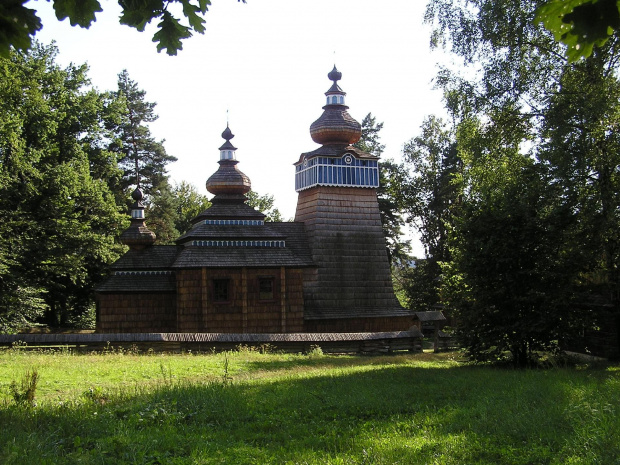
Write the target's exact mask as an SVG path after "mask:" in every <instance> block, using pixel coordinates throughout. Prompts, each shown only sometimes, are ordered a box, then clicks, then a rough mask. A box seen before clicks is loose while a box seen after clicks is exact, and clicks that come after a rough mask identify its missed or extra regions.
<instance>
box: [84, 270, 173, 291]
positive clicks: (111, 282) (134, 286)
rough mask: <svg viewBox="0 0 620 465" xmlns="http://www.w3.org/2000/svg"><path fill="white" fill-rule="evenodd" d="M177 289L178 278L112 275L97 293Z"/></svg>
mask: <svg viewBox="0 0 620 465" xmlns="http://www.w3.org/2000/svg"><path fill="white" fill-rule="evenodd" d="M176 289H177V285H176V277H175V276H174V274H168V275H150V274H147V275H139V274H135V275H134V274H132V275H117V274H115V275H112V276H110V277H109V278H108V279H106V280H105V281H104V282H103V283H102V284H101V285H100V286H99V287H97V288H95V291H97V292H99V293H102V294H105V293H107V292H114V293H117V292H175V291H176Z"/></svg>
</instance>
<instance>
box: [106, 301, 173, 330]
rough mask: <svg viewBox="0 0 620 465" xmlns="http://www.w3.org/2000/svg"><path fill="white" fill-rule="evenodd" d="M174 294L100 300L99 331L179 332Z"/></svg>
mask: <svg viewBox="0 0 620 465" xmlns="http://www.w3.org/2000/svg"><path fill="white" fill-rule="evenodd" d="M176 313H177V312H176V295H175V294H174V293H152V294H147V293H132V294H130V293H119V294H100V295H98V296H97V331H99V332H114V333H132V332H145V333H156V332H164V331H165V332H175V331H176V330H177V326H176Z"/></svg>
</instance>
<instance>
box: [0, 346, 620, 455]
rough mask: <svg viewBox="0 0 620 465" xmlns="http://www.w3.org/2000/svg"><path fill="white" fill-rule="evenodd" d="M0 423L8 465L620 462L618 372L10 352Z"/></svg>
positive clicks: (321, 358)
mask: <svg viewBox="0 0 620 465" xmlns="http://www.w3.org/2000/svg"><path fill="white" fill-rule="evenodd" d="M33 369H36V370H37V372H38V374H39V382H38V388H37V390H36V396H35V401H34V405H33V406H29V405H28V403H27V402H22V403H21V404H19V403H16V401H15V400H14V397H13V396H12V395H11V393H10V388H9V386H10V384H11V382H12V381H16V382H17V383H18V385H19V383H20V380H21V379H22V378H23V377H24V374H25V373H26V371H27V370H33ZM0 424H1V425H2V427H1V428H0V463H2V464H6V465H8V464H29V465H35V464H78V463H83V464H91V463H92V464H108V463H109V464H125V463H127V464H211V463H222V464H265V463H274V464H396V463H399V464H459V465H460V464H524V465H525V464H562V465H564V464H604V465H609V464H620V367H619V366H617V365H596V366H587V365H584V366H580V367H576V368H553V369H548V370H524V371H519V370H510V369H497V368H490V367H482V366H473V365H469V364H466V363H462V362H460V361H458V356H457V355H455V354H449V353H448V354H445V353H444V354H438V355H436V354H429V353H424V354H411V355H409V354H408V355H396V356H374V357H368V356H327V355H321V354H320V353H317V354H312V355H291V354H273V353H266V354H261V353H258V352H255V351H249V350H240V351H237V352H228V353H224V354H207V355H205V354H177V355H161V354H150V355H149V354H142V355H141V354H134V353H130V352H124V353H119V352H117V351H116V352H114V351H112V352H109V353H105V354H91V355H78V354H74V353H71V352H68V351H64V352H62V351H61V352H34V351H30V350H21V349H19V350H15V349H10V350H8V349H7V350H4V351H0Z"/></svg>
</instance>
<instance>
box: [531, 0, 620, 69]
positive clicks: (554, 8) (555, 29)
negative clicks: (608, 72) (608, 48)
mask: <svg viewBox="0 0 620 465" xmlns="http://www.w3.org/2000/svg"><path fill="white" fill-rule="evenodd" d="M536 21H539V22H542V23H543V24H544V25H545V27H546V28H547V29H548V30H549V31H550V32H552V33H553V35H554V37H555V39H556V40H557V41H558V42H562V43H563V44H564V45H566V46H567V49H566V56H567V57H568V59H569V61H571V62H574V61H577V60H579V59H580V58H585V57H588V56H590V55H591V54H592V49H593V48H594V46H602V45H603V44H605V42H607V40H608V39H609V38H610V37H611V35H612V34H613V33H614V31H617V30H618V29H619V28H620V11H619V9H618V2H617V1H616V0H598V1H597V0H594V1H592V0H552V1H549V2H547V3H545V4H544V5H542V6H541V7H540V8H539V9H538V10H537V12H536Z"/></svg>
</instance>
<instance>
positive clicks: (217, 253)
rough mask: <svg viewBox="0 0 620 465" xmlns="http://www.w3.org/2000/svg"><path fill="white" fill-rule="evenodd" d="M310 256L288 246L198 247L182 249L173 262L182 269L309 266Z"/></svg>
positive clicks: (177, 267)
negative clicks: (299, 253)
mask: <svg viewBox="0 0 620 465" xmlns="http://www.w3.org/2000/svg"><path fill="white" fill-rule="evenodd" d="M313 265H314V262H313V261H312V258H311V257H309V256H308V257H305V256H300V255H297V254H295V253H294V251H293V250H292V249H290V248H285V247H199V246H188V247H185V248H184V249H183V251H181V253H180V254H179V256H178V257H177V260H176V261H175V263H174V265H173V266H172V267H173V268H175V269H179V268H202V267H206V268H241V267H248V268H269V267H281V266H285V267H295V268H297V267H309V266H313Z"/></svg>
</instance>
